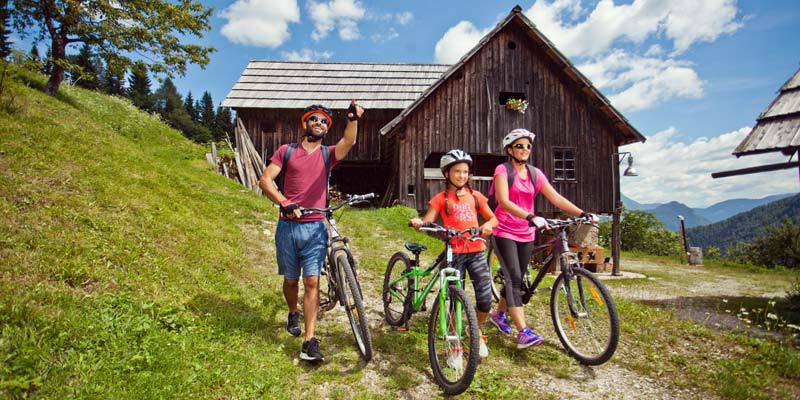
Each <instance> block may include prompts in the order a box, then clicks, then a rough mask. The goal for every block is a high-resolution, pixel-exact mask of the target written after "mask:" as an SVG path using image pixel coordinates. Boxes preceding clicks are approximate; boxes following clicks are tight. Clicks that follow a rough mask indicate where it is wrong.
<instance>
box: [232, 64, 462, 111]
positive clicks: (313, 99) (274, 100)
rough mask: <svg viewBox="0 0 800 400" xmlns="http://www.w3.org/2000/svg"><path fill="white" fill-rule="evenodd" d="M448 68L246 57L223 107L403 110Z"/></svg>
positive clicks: (428, 65) (444, 66) (433, 65)
mask: <svg viewBox="0 0 800 400" xmlns="http://www.w3.org/2000/svg"><path fill="white" fill-rule="evenodd" d="M449 68H450V66H449V65H442V64H391V63H380V64H378V63H333V62H298V61H269V60H251V61H250V63H248V65H247V68H246V69H245V70H244V72H243V73H242V76H241V77H239V80H238V81H237V82H236V84H235V85H234V86H233V89H231V91H230V93H228V96H227V97H225V100H223V101H222V106H224V107H234V108H303V107H305V106H307V105H309V104H312V103H321V104H325V105H326V106H328V107H330V108H334V109H336V108H347V106H348V105H349V103H350V99H352V98H355V99H356V100H357V101H358V103H359V104H360V105H362V106H364V107H365V108H372V109H404V108H406V107H407V106H409V105H410V104H411V103H412V102H413V101H414V100H415V99H416V98H417V97H419V95H420V94H421V93H422V92H423V91H425V89H427V88H428V87H430V86H431V84H433V83H434V82H436V80H438V79H439V77H440V76H441V75H442V73H444V72H445V71H447V70H448V69H449Z"/></svg>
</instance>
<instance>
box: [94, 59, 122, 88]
mask: <svg viewBox="0 0 800 400" xmlns="http://www.w3.org/2000/svg"><path fill="white" fill-rule="evenodd" d="M126 72H127V71H126V66H125V65H122V64H120V63H117V62H115V60H114V59H113V58H111V59H106V69H105V74H103V78H102V79H101V81H100V89H101V90H102V91H103V92H105V93H108V94H110V95H116V96H123V95H125V73H126Z"/></svg>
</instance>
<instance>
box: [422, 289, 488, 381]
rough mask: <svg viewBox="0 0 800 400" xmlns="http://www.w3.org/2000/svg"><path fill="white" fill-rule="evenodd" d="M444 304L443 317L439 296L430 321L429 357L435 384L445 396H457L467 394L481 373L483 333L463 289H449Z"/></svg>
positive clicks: (434, 304)
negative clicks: (479, 353) (480, 353)
mask: <svg viewBox="0 0 800 400" xmlns="http://www.w3.org/2000/svg"><path fill="white" fill-rule="evenodd" d="M445 302H446V304H445V305H444V313H445V314H444V315H441V313H440V307H439V296H438V295H437V296H436V300H435V301H434V302H433V308H432V309H431V314H430V317H429V319H428V356H429V357H430V361H431V369H433V377H434V378H435V379H436V383H438V384H439V386H440V387H441V388H442V389H443V390H444V392H445V394H448V395H456V394H459V393H462V392H463V391H465V390H467V388H468V387H469V385H470V384H471V383H472V379H473V378H474V377H475V371H476V370H477V369H478V357H479V355H478V346H479V343H478V341H479V340H480V337H479V336H480V334H479V332H480V330H479V329H478V317H477V316H476V314H475V306H473V304H472V302H471V301H470V300H469V298H467V293H466V292H464V289H461V288H459V287H457V286H449V287H448V288H447V296H446V297H445ZM459 309H460V312H459ZM459 321H460V323H461V324H462V328H461V330H460V331H459V330H458V329H457V324H458V323H459Z"/></svg>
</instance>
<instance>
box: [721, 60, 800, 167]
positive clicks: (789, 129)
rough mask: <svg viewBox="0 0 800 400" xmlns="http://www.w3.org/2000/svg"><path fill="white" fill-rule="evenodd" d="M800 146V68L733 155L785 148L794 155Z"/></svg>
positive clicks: (784, 151)
mask: <svg viewBox="0 0 800 400" xmlns="http://www.w3.org/2000/svg"><path fill="white" fill-rule="evenodd" d="M798 148H800V69H798V70H797V72H795V73H794V75H793V76H792V77H791V78H789V80H788V81H787V82H786V83H785V84H784V85H783V86H781V89H780V93H778V97H776V98H775V100H773V101H772V104H770V105H769V107H767V109H766V110H764V112H762V113H761V115H759V116H758V119H757V120H756V126H755V127H753V130H752V131H750V134H748V135H747V137H746V138H744V140H742V142H741V143H739V146H737V147H736V149H735V150H734V151H733V155H735V156H737V157H740V156H744V155H749V154H758V153H768V152H775V151H782V152H783V153H784V154H785V155H791V154H793V153H794V152H795V151H797V149H798Z"/></svg>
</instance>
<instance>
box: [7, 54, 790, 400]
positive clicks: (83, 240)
mask: <svg viewBox="0 0 800 400" xmlns="http://www.w3.org/2000/svg"><path fill="white" fill-rule="evenodd" d="M44 82H45V78H44V77H42V76H39V75H35V74H32V73H28V72H25V71H18V70H16V69H13V68H12V69H11V70H10V76H6V77H5V80H4V85H3V91H2V93H0V355H2V357H1V358H0V397H2V398H29V397H36V398H48V399H62V398H120V399H138V398H142V399H151V398H248V399H249V398H270V399H271V398H287V399H294V398H386V399H395V398H398V397H400V398H425V399H427V398H432V397H441V392H440V391H439V390H438V388H437V387H436V386H435V384H433V383H432V378H431V375H430V368H429V366H428V361H427V350H426V348H427V347H426V319H425V316H424V315H415V316H414V318H413V319H412V326H411V330H410V331H409V332H393V331H392V330H391V329H389V328H388V327H387V326H385V325H384V324H383V323H382V320H381V319H382V309H381V304H380V300H379V299H380V285H381V282H382V274H383V268H384V267H385V262H386V260H387V259H388V257H389V256H390V255H391V254H392V253H393V252H395V251H397V250H399V249H401V248H402V242H403V241H404V240H417V241H422V242H423V243H425V244H426V245H428V246H429V247H430V248H432V249H437V248H439V246H440V245H439V244H438V243H437V242H436V241H435V240H434V239H432V238H429V237H426V236H424V235H421V234H417V233H415V232H413V231H411V230H410V229H409V228H407V227H406V225H405V221H407V219H408V218H409V217H410V216H411V215H413V214H414V211H412V210H410V209H407V208H402V207H396V208H388V209H380V210H363V211H361V210H359V211H347V212H346V213H345V214H343V215H342V216H340V217H339V218H338V220H339V223H340V228H341V229H342V230H343V231H344V233H345V234H346V235H347V236H349V237H351V239H352V240H353V246H354V249H355V251H356V255H357V257H358V259H359V262H360V264H359V268H360V274H359V277H360V279H361V280H362V285H363V287H364V291H365V298H366V299H367V301H368V314H369V319H370V326H371V330H372V335H373V341H374V347H375V353H376V355H375V358H374V359H373V360H372V361H371V362H370V363H369V364H366V365H364V364H362V363H360V362H359V358H358V354H357V352H356V350H355V348H354V346H353V343H352V338H351V336H350V333H349V328H348V327H347V326H346V324H345V323H344V318H345V317H344V313H343V312H342V310H341V309H340V308H337V309H334V310H333V311H331V312H329V313H326V314H325V315H324V316H323V318H322V319H321V320H320V324H319V337H320V338H321V339H322V348H323V351H324V352H325V353H326V358H327V360H326V362H325V363H323V364H321V365H316V366H312V365H308V364H305V363H302V362H298V361H297V354H298V353H299V350H300V341H299V340H298V339H296V338H291V337H289V336H288V335H286V334H285V333H284V323H285V317H286V306H285V304H284V300H283V297H282V295H281V280H280V277H278V276H276V267H275V260H274V254H273V252H274V248H273V244H272V243H273V239H274V238H273V232H274V229H275V217H276V214H277V212H276V210H275V208H273V207H272V205H271V204H269V202H267V201H265V200H264V199H263V198H261V197H259V196H257V195H256V194H254V193H252V192H250V191H247V190H245V189H243V188H242V187H241V186H239V185H237V184H236V183H235V182H234V181H231V180H228V179H225V178H223V177H221V176H219V175H217V174H215V173H214V172H213V171H212V170H211V167H210V166H209V165H208V164H207V163H206V162H205V158H204V156H203V154H204V153H205V152H206V149H204V148H202V147H200V146H198V145H195V144H192V143H190V142H188V141H186V140H185V139H184V138H183V137H182V136H181V135H180V134H179V133H177V132H176V131H174V130H172V129H170V128H169V127H167V126H165V125H164V124H162V123H161V122H160V121H159V120H158V118H156V117H154V116H152V115H148V114H145V113H142V112H140V111H138V110H136V109H135V108H134V107H133V106H132V105H131V104H130V103H128V102H127V101H125V100H123V99H118V98H112V97H107V96H102V95H98V94H96V93H93V92H89V91H85V90H82V89H78V88H69V87H64V88H62V90H61V92H60V93H59V96H57V97H49V96H46V95H44V94H43V93H42V88H43V86H44ZM428 253H431V254H429V257H430V258H432V257H433V256H435V254H433V253H435V251H429V252H428ZM426 261H430V260H426ZM676 262H677V260H671V261H670V260H659V261H657V263H656V264H654V263H653V262H649V261H648V263H649V264H648V265H655V266H656V269H658V270H661V271H662V272H661V275H658V277H657V279H654V280H643V279H640V280H628V281H627V282H621V281H616V282H611V287H612V293H614V294H615V296H618V297H617V298H618V308H619V310H620V315H621V318H622V327H621V330H622V338H621V343H620V347H619V350H618V352H617V354H616V355H615V356H614V358H613V359H612V360H611V362H609V363H607V364H605V365H603V366H600V367H596V368H586V367H583V366H580V365H579V364H577V363H576V362H575V361H574V360H573V359H572V358H570V357H569V356H567V355H566V354H565V352H564V351H563V349H562V348H561V346H560V345H559V344H558V341H557V339H556V338H555V335H554V334H553V332H552V327H550V325H549V317H548V314H547V311H546V310H547V309H546V306H545V304H546V302H547V300H548V299H547V297H546V295H543V296H538V297H537V298H536V300H535V301H534V302H532V304H531V305H530V306H529V307H530V308H529V309H528V312H529V315H530V317H529V322H530V323H531V324H532V325H533V326H535V327H536V328H537V330H539V331H541V332H543V333H544V335H545V337H546V342H545V344H544V345H542V346H539V347H537V348H536V349H532V350H531V351H524V352H523V351H518V350H516V348H515V346H514V344H513V340H512V339H511V338H509V337H507V336H503V335H500V334H499V333H497V331H496V330H494V329H491V327H486V330H485V332H486V333H487V334H488V335H489V337H490V352H491V356H490V358H489V359H487V360H486V361H484V362H482V363H481V366H480V368H479V370H478V375H477V377H476V379H475V381H474V382H473V385H472V386H471V387H470V389H469V390H468V391H467V392H466V393H465V395H464V396H463V397H464V398H481V399H486V398H490V399H491V398H513V399H520V398H539V397H545V398H561V397H566V398H575V397H580V396H582V395H585V393H587V392H588V391H591V392H595V393H597V394H598V397H607V398H618V397H622V396H624V395H630V390H632V389H630V388H631V387H633V388H638V389H636V390H640V391H642V392H641V393H642V394H643V395H645V394H647V393H650V394H657V395H659V396H661V397H664V398H667V397H669V398H697V397H707V395H710V396H712V397H715V396H721V397H732V398H793V397H796V396H797V395H798V394H800V389H798V388H797V383H796V382H797V381H798V379H800V355H798V351H797V349H796V347H795V346H794V345H792V344H791V342H789V343H788V344H787V342H786V341H780V340H771V339H770V340H763V339H757V338H755V339H754V338H753V337H751V336H749V335H745V334H741V333H737V332H736V331H728V330H722V331H719V330H717V329H714V328H713V327H711V328H709V327H706V326H704V325H702V324H697V323H693V322H691V321H687V320H685V319H682V318H680V317H679V316H678V314H677V313H674V312H672V311H670V310H669V309H670V307H669V306H666V305H664V304H655V305H653V304H648V303H647V302H642V301H640V300H637V298H641V297H642V294H645V293H651V290H652V285H655V284H658V283H661V282H668V281H669V279H670V278H669V276H668V275H666V274H664V272H666V271H672V270H676V271H679V270H680V269H681V268H682V266H680V265H678V264H677V263H676ZM627 265H629V264H626V260H623V268H627ZM662 266H663V268H662ZM709 269H710V270H711V271H713V272H714V273H713V275H709V276H713V277H723V276H726V273H727V272H729V270H728V269H726V268H725V267H709ZM626 270H627V269H626ZM737 273H738V274H741V275H744V272H737ZM680 276H687V274H680ZM695 276H696V275H695ZM747 276H748V277H749V276H750V275H747ZM752 277H753V279H755V280H758V281H757V282H755V281H754V282H753V283H752V284H751V285H748V287H752V288H761V287H762V285H766V287H768V289H765V290H767V291H769V292H773V293H774V292H780V291H785V288H786V286H787V285H786V282H789V281H790V279H791V277H792V275H789V273H786V272H780V271H769V272H761V271H759V272H758V274H752ZM737 279H742V278H737ZM747 279H750V278H747ZM684 284H686V282H685V281H683V282H680V284H679V285H678V287H682V285H684ZM648 285H651V286H648ZM678 291H679V290H678V289H675V288H670V289H669V291H668V292H669V293H675V292H678ZM625 293H628V294H633V297H631V299H629V298H628V297H626V296H627V295H624V294H625ZM759 293H760V292H759ZM637 296H638V297H637ZM746 296H750V297H748V299H749V300H750V301H751V302H761V303H762V304H763V302H764V300H763V299H762V298H761V297H759V296H760V295H758V294H747V295H746ZM711 299H716V300H717V301H718V300H719V299H717V298H713V297H712V298H711ZM726 301H727V300H726ZM720 304H721V302H720ZM781 304H782V303H781V302H779V303H778V306H776V307H780V306H781ZM723 377H724V379H721V378H723ZM645 389H646V391H643V390H645Z"/></svg>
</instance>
